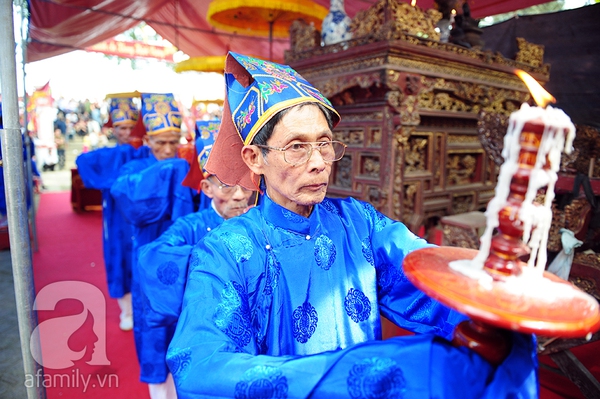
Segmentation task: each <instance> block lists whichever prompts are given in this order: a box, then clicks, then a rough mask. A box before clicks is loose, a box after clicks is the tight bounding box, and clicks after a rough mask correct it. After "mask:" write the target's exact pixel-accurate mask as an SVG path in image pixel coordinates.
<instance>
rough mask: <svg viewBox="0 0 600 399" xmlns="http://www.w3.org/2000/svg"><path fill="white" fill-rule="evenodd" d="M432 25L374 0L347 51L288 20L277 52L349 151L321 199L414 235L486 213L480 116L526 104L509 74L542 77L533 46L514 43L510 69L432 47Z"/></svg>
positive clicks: (491, 58) (502, 61)
mask: <svg viewBox="0 0 600 399" xmlns="http://www.w3.org/2000/svg"><path fill="white" fill-rule="evenodd" d="M440 17H441V14H440V13H439V12H437V11H434V10H430V11H427V12H424V11H422V10H420V9H419V8H418V7H411V6H410V5H409V4H407V3H402V2H400V1H397V0H381V1H379V2H377V3H375V4H374V5H373V6H372V7H371V8H370V9H368V10H366V11H363V12H361V13H359V14H357V15H356V17H355V18H354V19H353V22H352V31H353V39H352V40H351V41H348V42H343V43H337V44H334V45H329V46H320V43H319V40H318V36H317V35H316V34H315V28H314V27H313V26H310V25H307V24H303V23H302V22H301V21H297V22H296V23H295V24H294V25H293V27H292V29H291V30H290V33H291V43H292V48H291V50H289V51H288V52H287V53H286V63H287V64H289V65H291V66H292V67H293V68H294V69H296V70H297V71H298V72H299V73H300V74H302V76H303V77H305V78H306V79H307V80H308V81H310V82H311V83H313V84H314V85H315V86H316V87H317V88H319V90H321V92H322V93H323V94H324V95H325V96H326V97H327V98H329V99H330V100H331V101H332V103H333V104H334V106H335V108H336V109H337V110H338V111H339V112H340V114H341V116H342V121H341V123H340V124H339V125H338V126H337V127H336V129H335V131H334V134H335V136H336V138H337V139H340V140H342V141H344V142H345V143H346V144H348V149H347V151H346V156H345V157H344V158H343V159H342V160H341V161H340V162H337V163H336V164H335V165H334V170H333V173H332V176H331V182H330V183H331V184H330V187H329V192H328V194H329V195H331V196H353V197H356V198H360V199H362V200H366V201H368V202H370V203H372V204H373V205H374V206H376V207H377V208H378V209H379V210H380V211H382V212H383V213H384V214H386V215H387V216H389V217H391V218H394V219H397V220H401V221H403V222H405V223H406V224H407V225H408V226H409V227H410V228H411V229H413V231H415V229H416V228H418V227H419V226H420V225H422V224H423V223H424V222H425V221H426V220H428V219H430V218H437V217H443V216H446V215H452V214H458V213H463V212H468V211H474V210H481V209H483V208H485V206H486V204H487V202H488V201H489V200H490V199H491V198H492V197H493V194H494V187H495V184H496V176H497V173H498V170H499V169H498V166H497V165H496V164H495V163H494V162H493V161H492V160H491V158H490V157H488V156H487V155H486V152H485V150H484V148H483V147H482V145H481V142H480V140H479V138H478V134H477V122H478V118H479V114H480V112H482V111H485V112H488V113H494V114H502V115H508V114H510V112H512V111H514V110H516V109H518V108H519V107H520V105H521V103H523V102H528V101H530V95H529V92H528V91H527V89H526V87H525V86H524V84H523V83H522V82H521V80H520V79H519V78H518V77H517V76H516V75H515V74H514V72H513V71H514V69H515V68H519V69H522V70H525V71H526V72H528V73H529V74H531V75H533V76H534V77H535V78H536V79H537V80H538V81H541V82H546V81H547V80H548V78H549V66H548V65H544V64H543V62H542V57H543V48H542V49H541V50H540V46H535V45H531V46H530V47H527V45H526V43H524V42H522V43H521V44H520V45H521V51H520V55H519V59H520V62H517V61H515V60H510V59H507V58H504V57H502V56H501V55H499V54H492V53H490V52H484V51H480V50H473V49H468V48H464V47H459V46H456V45H453V44H448V43H441V42H439V41H437V39H438V34H437V32H436V31H435V29H434V28H435V24H436V22H437V21H438V20H439V19H440Z"/></svg>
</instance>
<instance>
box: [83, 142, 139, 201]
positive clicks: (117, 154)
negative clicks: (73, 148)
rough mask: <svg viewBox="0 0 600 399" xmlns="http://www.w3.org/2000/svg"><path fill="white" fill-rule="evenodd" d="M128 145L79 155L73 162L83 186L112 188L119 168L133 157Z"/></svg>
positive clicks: (132, 149) (132, 150) (131, 149)
mask: <svg viewBox="0 0 600 399" xmlns="http://www.w3.org/2000/svg"><path fill="white" fill-rule="evenodd" d="M134 152H135V150H134V148H133V147H132V146H130V145H122V146H117V147H107V148H99V149H97V150H94V151H90V152H86V153H83V154H81V155H79V156H78V157H77V159H76V161H75V163H76V164H77V170H78V171H79V175H80V176H81V180H82V181H83V184H84V185H85V186H86V187H87V188H96V189H100V190H102V189H108V188H110V187H111V186H112V184H113V183H114V181H115V179H116V178H117V176H119V173H120V172H121V168H122V166H123V165H125V164H126V163H127V162H129V161H130V160H131V159H132V158H133V155H134Z"/></svg>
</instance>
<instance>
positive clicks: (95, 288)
mask: <svg viewBox="0 0 600 399" xmlns="http://www.w3.org/2000/svg"><path fill="white" fill-rule="evenodd" d="M70 201H71V199H70V193H68V192H64V193H45V194H42V195H41V199H40V206H39V210H38V214H37V229H38V242H39V251H38V252H37V253H34V254H33V265H34V279H35V286H36V292H37V293H38V295H37V297H36V300H37V308H38V318H39V330H40V332H41V333H40V335H41V342H42V356H41V359H38V358H36V360H38V362H39V363H42V364H43V365H44V369H45V373H46V375H45V376H28V377H26V380H27V381H26V383H29V384H31V385H35V384H39V385H42V384H43V386H45V387H46V392H47V397H48V399H58V398H60V399H71V398H72V399H79V398H81V397H86V398H91V399H93V398H98V399H100V398H111V399H119V398H136V399H137V398H142V399H144V398H148V397H149V395H148V388H147V385H146V384H142V383H141V382H139V379H138V377H139V366H138V364H137V360H136V357H135V348H134V343H133V332H131V331H128V332H124V331H121V330H120V329H119V325H118V321H119V307H118V304H117V302H116V300H114V299H112V298H110V297H109V295H108V292H107V287H106V275H105V270H104V261H103V257H102V215H101V212H84V213H79V214H78V213H75V212H73V210H72V209H71V202H70ZM59 282H62V283H59ZM42 288H43V289H44V295H40V290H42ZM39 309H48V310H39Z"/></svg>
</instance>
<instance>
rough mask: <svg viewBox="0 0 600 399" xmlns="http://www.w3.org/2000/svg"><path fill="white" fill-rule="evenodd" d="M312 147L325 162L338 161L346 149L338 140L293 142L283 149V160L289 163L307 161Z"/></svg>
mask: <svg viewBox="0 0 600 399" xmlns="http://www.w3.org/2000/svg"><path fill="white" fill-rule="evenodd" d="M313 148H314V149H316V150H318V151H319V152H320V153H321V157H322V158H323V161H325V162H334V161H339V160H340V159H341V158H342V157H343V156H344V152H345V151H346V146H344V144H343V143H341V142H339V141H325V142H319V143H295V144H292V145H291V146H289V147H288V148H286V149H285V150H284V151H283V154H284V156H285V160H286V161H287V162H288V163H291V164H300V163H304V162H306V161H308V159H309V158H310V157H311V155H312V152H313Z"/></svg>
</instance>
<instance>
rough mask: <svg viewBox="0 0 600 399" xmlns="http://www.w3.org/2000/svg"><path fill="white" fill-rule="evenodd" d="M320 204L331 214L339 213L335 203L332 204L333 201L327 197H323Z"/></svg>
mask: <svg viewBox="0 0 600 399" xmlns="http://www.w3.org/2000/svg"><path fill="white" fill-rule="evenodd" d="M321 205H322V206H323V208H325V209H326V210H327V211H328V212H331V213H333V214H336V215H339V214H340V213H339V211H338V209H337V208H336V207H335V205H333V202H331V201H330V200H328V199H327V198H325V199H324V200H323V202H321Z"/></svg>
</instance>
